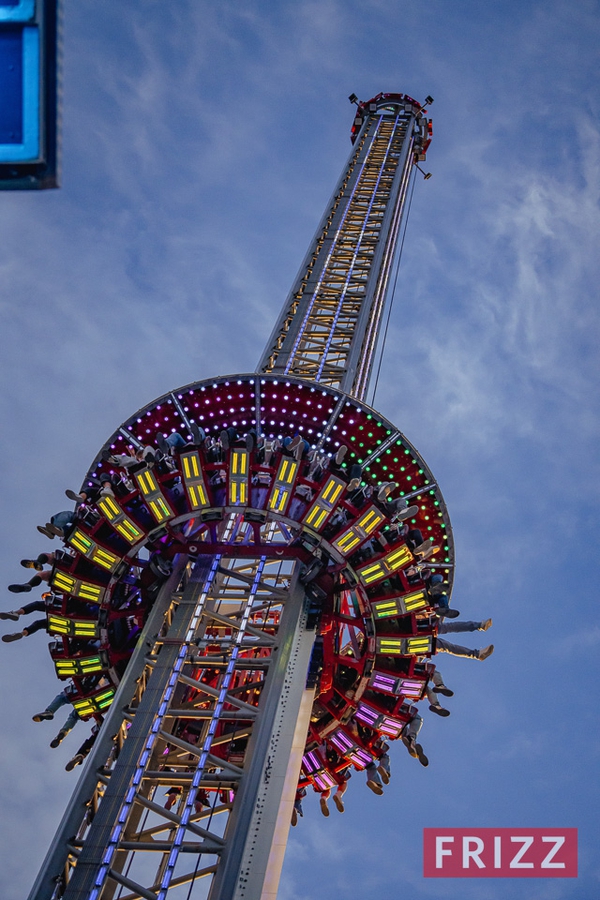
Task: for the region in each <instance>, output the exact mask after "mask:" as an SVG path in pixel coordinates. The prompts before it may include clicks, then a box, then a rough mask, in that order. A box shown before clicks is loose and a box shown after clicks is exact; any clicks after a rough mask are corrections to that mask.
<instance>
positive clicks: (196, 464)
mask: <svg viewBox="0 0 600 900" xmlns="http://www.w3.org/2000/svg"><path fill="white" fill-rule="evenodd" d="M180 460H181V472H182V475H183V483H184V484H185V489H186V491H187V495H188V500H189V502H190V506H191V508H192V509H201V508H202V507H203V506H208V505H209V503H208V494H207V492H206V485H205V483H204V476H203V473H202V465H201V463H200V456H199V454H198V453H197V452H196V450H192V451H190V452H188V453H182V454H181V457H180Z"/></svg>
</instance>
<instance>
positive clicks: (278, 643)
mask: <svg viewBox="0 0 600 900" xmlns="http://www.w3.org/2000/svg"><path fill="white" fill-rule="evenodd" d="M429 135H430V125H429V123H428V120H427V119H426V118H425V116H424V113H423V109H422V107H421V106H420V105H419V104H418V103H416V101H414V100H411V98H409V97H406V96H405V95H402V94H385V95H379V96H378V97H377V98H374V100H373V101H369V103H367V104H359V105H358V107H357V117H356V119H355V123H354V126H353V139H354V140H355V149H354V150H353V153H352V155H351V158H350V161H349V163H348V165H347V166H346V168H345V170H344V172H343V174H342V177H341V179H340V182H339V184H338V187H337V188H336V191H335V192H334V197H333V200H332V203H331V204H330V206H329V207H328V209H327V210H326V213H325V215H324V218H323V221H322V223H321V225H320V227H319V229H318V231H317V236H316V238H315V240H314V242H313V244H312V245H311V248H310V249H309V252H308V254H307V257H306V260H305V264H304V265H303V267H302V269H301V272H300V274H299V276H298V278H297V280H296V282H295V284H294V287H293V288H292V291H291V294H290V297H289V298H288V301H286V304H285V305H284V309H283V311H282V314H281V316H280V318H279V320H278V322H277V324H276V327H275V329H274V332H273V335H272V336H271V338H270V340H269V342H268V344H267V348H266V349H265V352H264V354H263V357H262V359H261V362H260V365H259V369H260V370H261V374H258V375H257V374H252V375H239V376H232V377H230V378H220V379H216V380H214V381H211V382H199V383H196V384H194V385H188V386H187V387H185V388H181V389H180V390H178V391H174V392H172V393H170V394H167V395H165V396H164V397H162V398H158V400H156V401H154V402H153V403H152V404H150V405H149V406H148V407H145V408H144V409H142V410H140V411H138V412H137V413H136V414H135V415H134V416H133V417H132V418H131V419H130V420H128V421H127V422H125V423H124V424H123V425H122V426H121V427H120V428H119V429H118V430H117V431H116V432H115V433H114V434H113V435H112V436H111V438H110V439H109V441H108V442H107V443H106V444H105V445H104V447H103V448H102V451H101V452H100V453H99V454H98V457H97V458H96V460H95V461H94V464H93V465H92V467H91V469H90V472H89V473H88V476H87V478H86V481H85V482H84V486H83V487H84V489H85V488H86V487H87V488H91V487H92V485H93V484H98V483H103V480H104V479H105V478H108V477H109V476H110V475H114V473H115V465H116V463H117V461H118V460H122V459H124V458H126V452H125V451H126V448H127V447H130V448H132V449H133V450H140V451H142V450H143V448H144V447H146V446H148V445H149V444H153V442H154V436H155V434H156V433H157V432H158V431H160V432H161V433H164V434H167V435H168V434H172V433H173V434H174V433H177V434H181V435H183V436H184V446H183V447H178V449H177V452H176V453H174V454H173V458H172V459H171V460H170V464H169V465H163V467H162V468H161V467H160V466H158V465H157V466H156V467H155V468H153V467H152V466H150V467H149V466H148V465H147V463H146V462H144V460H142V461H141V462H140V465H139V466H134V467H131V468H130V467H127V470H126V477H124V479H123V484H124V485H125V487H124V488H123V490H122V491H121V493H120V494H118V495H117V496H115V495H114V494H113V495H112V496H111V494H110V493H108V494H106V493H104V494H102V493H101V494H100V496H99V497H98V498H97V499H96V500H95V502H94V503H90V504H87V505H86V506H84V508H83V510H81V509H80V510H79V512H78V515H77V522H76V525H75V527H74V529H73V531H72V532H71V534H70V535H69V537H68V539H67V541H66V543H67V546H66V550H65V552H64V553H63V555H62V558H61V557H60V555H59V560H58V562H57V564H56V565H55V569H54V572H53V581H52V587H53V593H54V597H55V600H56V611H55V614H54V619H53V624H52V627H51V628H49V630H50V632H51V633H52V634H54V635H55V638H56V639H55V641H54V643H53V645H51V653H52V656H53V659H54V662H55V666H56V669H57V674H58V675H59V677H63V678H64V677H66V676H67V674H70V675H71V678H72V682H73V685H74V687H75V690H76V692H77V693H78V698H77V700H76V701H74V706H75V708H76V709H78V711H79V713H80V716H81V717H82V718H95V719H96V720H97V721H98V720H100V721H101V720H102V719H103V724H102V727H101V729H100V731H99V733H98V737H97V739H96V742H95V744H94V747H93V749H92V751H91V753H90V755H89V758H88V760H87V763H86V764H85V767H84V771H83V773H82V776H81V778H80V781H79V783H78V786H77V788H76V790H75V793H74V796H73V798H72V801H71V803H70V804H69V807H68V809H67V812H66V813H65V816H64V818H63V821H62V823H61V825H60V827H59V829H58V831H57V834H56V837H55V839H54V842H53V844H52V846H51V848H50V851H49V853H48V855H47V858H46V860H45V862H44V865H43V867H42V870H41V871H40V874H39V876H38V878H37V880H36V883H35V885H34V888H33V890H32V892H31V894H30V900H58V898H60V897H64V898H65V900H76V898H77V900H84V898H85V900H112V898H116V900H134V898H147V900H165V898H167V897H168V898H171V900H178V898H180V897H181V898H184V897H185V898H195V900H198V898H205V897H206V898H208V900H229V898H231V900H233V898H237V900H258V898H264V900H267V898H274V897H275V895H276V892H277V884H278V880H279V873H280V869H281V864H282V860H283V852H284V850H285V843H286V840H287V833H288V830H289V824H290V818H291V812H292V806H293V803H294V796H295V792H296V787H297V785H298V781H299V778H300V780H301V783H304V784H306V785H310V784H312V785H313V786H314V787H315V789H317V790H323V789H324V787H326V786H327V778H328V777H331V776H330V775H328V772H327V767H326V765H325V764H324V762H323V757H322V754H323V752H324V751H323V749H322V748H324V747H326V746H330V747H331V748H333V747H335V748H337V749H336V751H335V752H336V753H337V755H338V758H339V760H340V761H341V762H342V763H343V764H344V765H349V764H352V765H353V766H354V768H356V769H358V770H361V769H362V770H364V769H365V767H366V766H367V765H368V761H369V759H371V760H372V758H373V757H372V756H371V755H370V754H371V751H372V747H373V742H374V741H375V740H376V739H380V738H383V737H387V739H396V738H398V737H400V736H401V734H402V731H403V729H404V727H405V726H406V724H407V723H408V722H410V721H411V720H412V719H413V718H414V716H415V714H416V707H414V706H413V705H411V704H412V702H413V701H418V700H419V699H421V698H422V697H423V695H424V693H425V688H426V684H427V680H428V678H429V677H430V675H431V671H432V668H433V667H432V666H431V665H430V664H429V663H428V660H429V659H430V658H431V657H432V655H433V654H434V653H435V636H436V631H435V624H434V623H435V618H434V616H433V611H432V605H433V600H432V598H431V597H429V596H428V595H427V591H426V590H425V587H424V585H423V584H420V583H419V578H418V577H417V578H416V579H415V576H414V574H413V575H412V576H410V577H409V574H408V573H409V572H411V571H416V572H417V575H418V572H419V571H420V560H421V557H420V556H419V553H421V554H423V555H424V557H427V556H430V555H431V553H432V552H435V553H437V555H436V556H435V558H434V559H432V561H431V562H430V563H429V564H428V565H429V566H430V567H433V568H434V569H437V570H438V571H439V572H440V573H441V574H442V575H443V578H444V580H445V583H446V589H447V591H448V593H449V592H450V590H451V584H452V575H453V545H452V536H451V529H450V522H449V519H448V515H447V511H446V507H445V504H444V501H443V498H442V497H441V494H440V491H439V488H438V487H437V485H436V483H435V481H434V479H433V475H432V474H431V472H430V471H429V470H428V468H427V466H426V464H425V462H424V461H423V460H422V458H421V457H420V456H419V454H418V453H417V451H416V450H415V448H414V447H413V446H412V445H411V444H410V443H409V442H408V441H407V439H406V438H405V437H404V435H402V434H401V432H400V431H399V430H398V429H397V428H396V427H395V426H393V425H392V424H391V423H390V422H388V421H387V420H386V419H385V418H384V417H382V416H381V415H380V414H378V413H377V412H376V411H375V410H373V409H371V408H369V407H368V406H366V405H365V404H364V402H361V401H362V398H363V397H364V396H365V393H366V390H367V386H368V382H369V376H370V372H371V368H372V364H373V358H374V354H375V350H376V344H377V336H378V330H379V324H380V322H381V317H382V314H383V311H384V305H385V301H386V297H387V293H389V292H387V288H388V283H389V278H390V272H391V269H392V264H393V261H394V253H395V250H396V246H397V240H398V235H399V231H400V225H401V222H402V217H403V214H404V208H405V201H406V196H407V188H408V184H409V180H410V174H411V168H412V165H413V163H414V161H415V159H416V158H422V157H423V155H424V152H425V150H426V148H427V145H428V142H429ZM198 427H201V428H202V429H204V432H205V434H206V435H207V436H208V440H207V441H205V442H203V446H202V447H200V446H199V445H198V443H197V442H196V441H195V439H194V429H196V431H197V428H198ZM227 429H229V430H230V434H231V430H235V432H237V433H239V435H240V440H239V441H238V440H235V438H233V437H232V438H231V440H232V445H231V446H228V443H229V441H228V440H226V441H225V443H223V442H221V444H220V445H219V441H218V437H219V436H220V435H223V434H224V433H225V432H226V431H227ZM245 434H252V435H253V437H252V440H251V442H250V444H247V445H244V442H243V436H244V435H245ZM291 436H297V438H296V439H295V440H294V442H293V444H292V446H293V447H294V446H295V449H294V451H289V450H286V449H285V447H283V448H282V446H281V443H282V442H284V443H285V439H286V437H287V440H288V441H289V439H290V437H291ZM300 438H301V439H302V440H300ZM302 442H304V447H305V448H306V449H307V450H308V449H309V448H310V450H309V454H308V457H307V456H305V455H303V446H302ZM218 446H220V450H219V449H217V450H215V448H216V447H218ZM257 447H261V450H260V454H259V452H258V449H257ZM265 448H271V449H270V450H269V452H268V454H265ZM341 449H343V452H342V453H341V454H340V450H341ZM120 454H122V455H120ZM344 454H345V455H344ZM142 455H143V454H142ZM267 457H268V458H267ZM117 468H118V466H117ZM357 468H358V470H359V471H360V477H359V479H358V481H359V482H361V480H362V487H361V489H360V490H359V491H358V494H359V495H360V498H359V499H357V496H358V495H356V496H355V494H353V493H352V492H351V491H350V484H351V483H352V481H353V479H351V478H350V474H351V471H353V472H356V469H357ZM354 480H355V479H354ZM383 482H394V484H395V485H396V487H397V489H398V494H399V496H400V497H402V498H404V500H405V501H406V503H407V505H408V503H409V502H410V503H411V504H413V505H412V506H410V510H411V516H412V518H411V523H412V526H413V527H414V528H418V529H420V530H421V532H422V533H423V535H424V536H425V538H426V539H425V542H424V544H423V546H422V547H420V548H419V549H418V550H415V549H414V546H412V545H411V546H408V545H407V544H406V542H405V541H404V540H402V539H399V538H398V537H397V534H398V533H399V532H397V527H396V526H397V523H396V522H395V519H394V516H393V515H392V514H391V511H390V509H388V508H387V506H386V503H385V502H384V501H378V500H376V499H373V500H368V497H369V493H370V489H372V488H375V489H376V488H377V487H378V486H379V485H381V484H382V483H383ZM361 498H362V499H361ZM365 501H366V503H365ZM395 529H396V530H395ZM425 547H426V548H427V549H424V548H425ZM77 603H79V604H81V603H85V605H86V608H85V609H84V613H83V614H82V613H81V606H80V607H79V614H78V615H77V614H74V613H73V605H74V604H75V606H77ZM49 620H50V617H49ZM123 621H125V622H126V623H128V624H132V625H134V626H136V627H141V626H142V625H143V631H142V632H141V636H140V637H139V638H138V639H137V643H136V645H135V649H134V650H133V653H132V655H131V652H132V651H131V646H129V645H128V644H127V641H125V642H124V641H123V634H124V626H123ZM144 623H145V624H144ZM134 630H135V629H134ZM84 637H85V638H86V639H90V638H92V639H93V641H94V642H95V643H94V645H93V646H94V649H95V650H98V653H96V654H95V655H94V656H91V655H89V653H88V655H85V653H84V652H83V651H82V650H81V647H82V646H83V638H84ZM86 653H87V651H86ZM96 658H97V660H98V661H97V662H96ZM84 663H85V666H87V668H85V667H84ZM93 666H96V668H95V669H92V670H90V667H93ZM90 671H93V672H95V673H96V675H97V676H98V677H100V676H101V682H100V686H99V687H98V682H96V683H95V684H96V686H95V687H94V689H93V690H91V691H90V689H89V684H86V682H85V679H84V674H86V675H88V676H89V673H90ZM315 692H316V694H317V698H315ZM369 734H370V735H372V740H371V741H370V743H369V740H367V738H366V737H365V735H369ZM319 748H321V749H319ZM340 768H341V765H340ZM163 787H164V788H165V789H166V790H167V794H166V798H167V799H166V801H165V800H164V798H161V797H160V793H161V790H162V789H163Z"/></svg>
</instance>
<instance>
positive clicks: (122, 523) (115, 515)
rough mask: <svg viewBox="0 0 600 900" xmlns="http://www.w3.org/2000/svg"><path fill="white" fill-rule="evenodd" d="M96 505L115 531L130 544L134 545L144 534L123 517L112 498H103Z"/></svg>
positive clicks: (126, 517)
mask: <svg viewBox="0 0 600 900" xmlns="http://www.w3.org/2000/svg"><path fill="white" fill-rule="evenodd" d="M96 505H97V507H98V509H99V510H100V512H101V513H102V515H103V516H104V518H105V519H106V520H107V521H108V522H109V523H110V524H111V525H112V526H113V528H114V529H115V531H117V532H118V533H119V534H120V535H121V537H124V538H125V540H126V541H128V542H129V543H130V544H136V543H137V542H138V541H140V540H141V539H142V538H143V537H144V532H143V531H141V530H140V529H139V528H138V527H137V525H136V524H135V523H134V522H132V520H131V519H130V518H129V517H128V516H126V515H125V513H124V512H123V510H122V509H121V507H120V506H119V504H118V503H117V502H116V501H115V499H114V497H103V498H102V499H101V500H99V501H98V503H97V504H96Z"/></svg>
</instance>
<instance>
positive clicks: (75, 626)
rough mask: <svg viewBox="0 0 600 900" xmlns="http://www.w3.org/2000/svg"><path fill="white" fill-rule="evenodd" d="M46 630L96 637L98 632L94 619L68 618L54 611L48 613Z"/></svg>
mask: <svg viewBox="0 0 600 900" xmlns="http://www.w3.org/2000/svg"><path fill="white" fill-rule="evenodd" d="M48 632H49V633H50V634H64V635H68V636H69V637H81V638H96V637H98V633H99V632H98V623H97V622H96V621H95V620H87V619H86V620H84V619H69V618H67V617H66V616H59V615H55V614H54V613H49V614H48Z"/></svg>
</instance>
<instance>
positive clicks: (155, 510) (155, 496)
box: [134, 469, 174, 525]
mask: <svg viewBox="0 0 600 900" xmlns="http://www.w3.org/2000/svg"><path fill="white" fill-rule="evenodd" d="M134 478H135V480H136V482H137V484H138V487H139V489H140V491H141V492H142V495H143V497H144V500H145V502H146V504H147V506H148V509H149V510H150V512H151V513H152V515H153V516H154V518H155V519H156V521H157V522H158V524H159V525H160V524H162V523H163V522H164V521H165V520H166V519H170V518H171V517H172V516H173V515H174V513H173V510H172V509H171V507H170V506H169V504H168V503H167V501H166V500H165V498H164V496H163V494H162V492H161V489H160V486H159V484H158V482H157V480H156V478H155V477H154V475H153V474H152V472H151V471H150V469H144V471H143V472H136V473H135V475H134Z"/></svg>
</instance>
